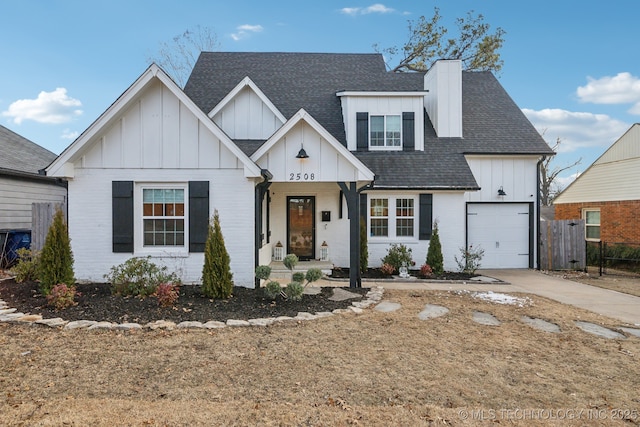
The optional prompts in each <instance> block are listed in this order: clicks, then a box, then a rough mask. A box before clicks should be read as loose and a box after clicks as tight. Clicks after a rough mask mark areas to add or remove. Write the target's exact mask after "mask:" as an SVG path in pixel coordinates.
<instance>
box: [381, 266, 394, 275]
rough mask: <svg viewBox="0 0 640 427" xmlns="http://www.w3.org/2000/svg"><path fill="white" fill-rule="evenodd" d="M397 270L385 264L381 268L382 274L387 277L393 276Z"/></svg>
mask: <svg viewBox="0 0 640 427" xmlns="http://www.w3.org/2000/svg"><path fill="white" fill-rule="evenodd" d="M395 270H396V269H395V267H394V266H393V265H391V264H386V263H385V264H382V267H380V272H382V274H384V275H385V276H391V275H392V274H393V272H394V271H395Z"/></svg>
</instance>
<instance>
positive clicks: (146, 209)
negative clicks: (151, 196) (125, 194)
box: [142, 203, 153, 216]
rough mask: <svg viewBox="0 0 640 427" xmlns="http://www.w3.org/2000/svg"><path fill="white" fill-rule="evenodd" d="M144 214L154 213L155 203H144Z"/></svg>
mask: <svg viewBox="0 0 640 427" xmlns="http://www.w3.org/2000/svg"><path fill="white" fill-rule="evenodd" d="M142 215H144V216H151V215H153V204H152V203H145V204H143V205H142Z"/></svg>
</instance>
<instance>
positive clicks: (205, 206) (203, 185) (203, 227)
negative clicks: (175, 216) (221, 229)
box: [189, 181, 209, 252]
mask: <svg viewBox="0 0 640 427" xmlns="http://www.w3.org/2000/svg"><path fill="white" fill-rule="evenodd" d="M208 233H209V181H189V252H204V245H205V243H206V242H207V235H208Z"/></svg>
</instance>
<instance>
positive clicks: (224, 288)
mask: <svg viewBox="0 0 640 427" xmlns="http://www.w3.org/2000/svg"><path fill="white" fill-rule="evenodd" d="M232 291H233V274H232V273H231V258H230V257H229V253H228V252H227V248H226V247H225V245H224V237H223V236H222V229H221V228H220V217H219V216H218V211H217V210H216V211H215V212H214V214H213V225H211V224H209V235H208V236H207V242H206V243H205V247H204V267H203V268H202V293H203V294H204V295H205V296H207V297H209V298H229V297H230V296H231V293H232Z"/></svg>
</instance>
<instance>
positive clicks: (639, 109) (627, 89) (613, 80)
mask: <svg viewBox="0 0 640 427" xmlns="http://www.w3.org/2000/svg"><path fill="white" fill-rule="evenodd" d="M587 80H588V82H587V84H586V85H585V86H580V87H578V89H577V90H576V95H577V96H578V98H579V99H580V101H582V102H590V103H593V104H633V106H632V107H631V109H630V110H629V113H631V114H638V115H640V79H639V78H638V77H635V76H633V75H631V73H626V72H625V73H618V74H617V75H616V76H614V77H610V76H605V77H601V78H599V79H594V78H591V77H587Z"/></svg>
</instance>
